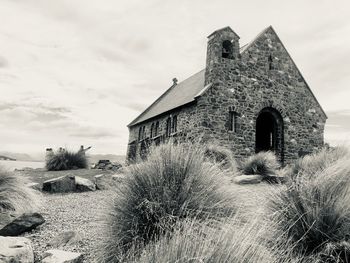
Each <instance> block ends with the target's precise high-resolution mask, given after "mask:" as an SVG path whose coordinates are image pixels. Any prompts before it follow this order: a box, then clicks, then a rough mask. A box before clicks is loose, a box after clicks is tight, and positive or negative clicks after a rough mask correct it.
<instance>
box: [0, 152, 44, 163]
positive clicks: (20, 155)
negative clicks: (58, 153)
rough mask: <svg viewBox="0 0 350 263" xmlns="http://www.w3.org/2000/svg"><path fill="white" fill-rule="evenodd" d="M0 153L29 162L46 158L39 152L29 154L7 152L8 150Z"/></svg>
mask: <svg viewBox="0 0 350 263" xmlns="http://www.w3.org/2000/svg"><path fill="white" fill-rule="evenodd" d="M0 155H4V156H6V157H10V158H13V159H16V160H17V161H28V162H42V161H43V160H44V159H45V158H44V156H43V155H42V156H41V155H39V154H35V155H29V154H27V153H14V152H7V151H0Z"/></svg>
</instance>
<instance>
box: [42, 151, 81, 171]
mask: <svg viewBox="0 0 350 263" xmlns="http://www.w3.org/2000/svg"><path fill="white" fill-rule="evenodd" d="M87 167H88V162H87V158H86V156H85V155H84V154H81V153H79V152H76V153H75V152H70V151H66V150H64V151H61V152H58V153H54V154H53V155H52V156H51V157H50V158H48V159H47V160H46V169H47V170H48V171H61V170H70V169H77V168H87Z"/></svg>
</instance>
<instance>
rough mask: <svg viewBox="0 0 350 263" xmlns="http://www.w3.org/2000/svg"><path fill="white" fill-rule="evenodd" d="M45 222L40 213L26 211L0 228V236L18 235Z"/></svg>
mask: <svg viewBox="0 0 350 263" xmlns="http://www.w3.org/2000/svg"><path fill="white" fill-rule="evenodd" d="M44 222H45V219H44V218H43V217H42V215H40V214H39V213H25V214H23V215H21V216H20V217H18V218H16V219H15V220H13V221H12V222H10V223H9V224H7V225H5V226H4V227H3V228H2V229H0V236H18V235H20V234H22V233H25V232H28V231H31V230H32V229H34V228H36V227H37V226H40V225H41V224H43V223H44Z"/></svg>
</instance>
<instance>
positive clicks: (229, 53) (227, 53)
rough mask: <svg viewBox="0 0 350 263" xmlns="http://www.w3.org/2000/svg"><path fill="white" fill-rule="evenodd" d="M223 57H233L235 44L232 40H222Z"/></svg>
mask: <svg viewBox="0 0 350 263" xmlns="http://www.w3.org/2000/svg"><path fill="white" fill-rule="evenodd" d="M222 57H223V58H228V59H233V58H234V57H233V44H232V42H231V41H230V40H225V41H224V42H222Z"/></svg>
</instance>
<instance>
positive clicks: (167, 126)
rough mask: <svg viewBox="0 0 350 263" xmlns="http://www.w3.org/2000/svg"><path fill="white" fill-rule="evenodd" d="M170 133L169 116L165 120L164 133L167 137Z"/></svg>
mask: <svg viewBox="0 0 350 263" xmlns="http://www.w3.org/2000/svg"><path fill="white" fill-rule="evenodd" d="M170 134H171V118H170V117H169V118H168V119H167V120H166V133H165V135H166V136H167V137H170Z"/></svg>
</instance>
